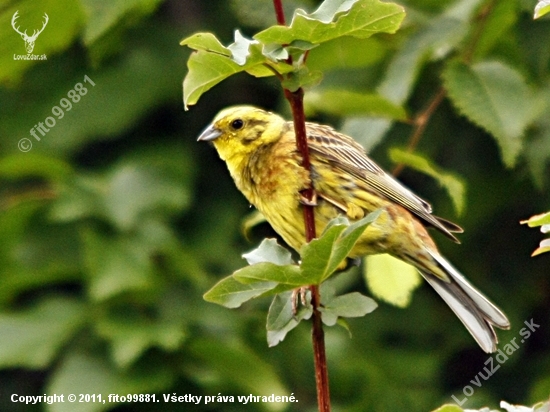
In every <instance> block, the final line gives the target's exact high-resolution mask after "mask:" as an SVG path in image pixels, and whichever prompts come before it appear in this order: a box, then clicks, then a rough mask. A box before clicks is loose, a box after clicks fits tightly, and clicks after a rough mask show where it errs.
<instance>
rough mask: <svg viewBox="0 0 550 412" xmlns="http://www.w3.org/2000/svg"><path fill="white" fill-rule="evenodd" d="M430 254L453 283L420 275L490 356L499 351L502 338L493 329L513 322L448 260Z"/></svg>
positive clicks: (423, 273)
mask: <svg viewBox="0 0 550 412" xmlns="http://www.w3.org/2000/svg"><path fill="white" fill-rule="evenodd" d="M428 252H429V254H430V255H431V256H432V258H433V259H434V261H435V262H436V263H437V265H438V266H439V269H441V270H442V271H444V272H445V273H446V274H447V276H448V278H449V280H450V281H446V280H443V279H441V277H439V276H437V275H435V274H432V273H430V271H428V270H426V269H419V270H420V273H422V275H423V276H424V278H425V279H426V280H427V281H428V283H429V284H430V285H431V286H432V287H433V288H434V289H435V291H436V292H437V293H438V294H439V295H440V296H441V297H442V298H443V300H444V301H445V302H446V303H447V305H449V307H450V308H451V309H452V310H453V312H454V313H455V314H456V315H457V316H458V318H459V319H460V320H461V321H462V323H463V324H464V326H466V328H467V329H468V330H469V331H470V333H471V334H472V336H473V337H474V339H475V340H476V341H477V343H478V344H479V346H481V348H482V349H483V350H484V351H485V352H487V353H491V352H495V351H496V350H497V347H496V345H497V343H498V339H497V335H496V333H495V331H494V329H493V326H496V327H497V328H500V329H509V328H510V322H509V321H508V319H507V318H506V315H504V313H502V311H501V310H500V309H499V308H497V307H496V306H495V305H494V304H492V303H491V302H490V301H489V300H488V299H487V298H486V297H485V296H483V294H481V292H479V291H478V290H477V289H476V288H475V287H474V286H472V285H471V284H470V282H468V280H466V278H465V277H464V276H462V275H461V274H460V273H459V272H458V270H456V269H455V268H454V267H453V266H452V265H451V264H450V263H449V262H447V261H446V260H445V258H443V257H442V256H441V255H439V254H438V253H437V252H433V251H431V250H428ZM417 267H418V266H417Z"/></svg>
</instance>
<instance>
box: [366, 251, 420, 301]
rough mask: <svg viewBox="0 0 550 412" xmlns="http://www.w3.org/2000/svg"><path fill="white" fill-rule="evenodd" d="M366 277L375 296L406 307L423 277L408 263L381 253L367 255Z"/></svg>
mask: <svg viewBox="0 0 550 412" xmlns="http://www.w3.org/2000/svg"><path fill="white" fill-rule="evenodd" d="M365 279H366V281H367V284H368V285H369V289H370V291H371V292H372V294H373V295H374V296H376V297H377V298H379V299H382V300H384V301H386V302H388V303H391V304H392V305H395V306H398V307H400V308H404V307H406V306H408V305H409V303H410V301H411V297H412V292H413V291H414V290H415V289H416V288H417V287H418V286H419V285H420V283H421V280H422V277H421V276H420V274H419V273H418V271H417V270H416V269H415V268H414V267H413V266H411V265H409V264H408V263H405V262H403V261H402V260H399V259H397V258H394V257H393V256H390V255H388V254H380V255H371V256H367V257H366V265H365Z"/></svg>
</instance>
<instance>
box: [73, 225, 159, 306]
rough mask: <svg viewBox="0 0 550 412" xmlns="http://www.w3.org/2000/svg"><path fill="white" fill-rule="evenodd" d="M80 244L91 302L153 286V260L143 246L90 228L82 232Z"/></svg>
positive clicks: (137, 242) (135, 241) (136, 241)
mask: <svg viewBox="0 0 550 412" xmlns="http://www.w3.org/2000/svg"><path fill="white" fill-rule="evenodd" d="M82 241H83V258H84V262H85V265H86V269H87V272H88V273H89V277H90V279H89V293H90V295H91V297H92V299H94V300H98V301H99V300H104V299H108V298H111V297H113V296H116V295H118V294H120V293H123V292H128V291H137V290H141V291H144V290H149V289H151V288H152V287H153V286H154V276H153V272H154V270H153V261H152V260H151V253H150V250H149V248H148V247H147V246H146V245H145V244H143V243H141V242H139V241H138V240H135V239H130V238H126V237H120V238H114V239H113V238H109V237H107V236H104V235H100V234H99V233H97V232H95V231H93V230H92V229H86V230H84V231H83V234H82Z"/></svg>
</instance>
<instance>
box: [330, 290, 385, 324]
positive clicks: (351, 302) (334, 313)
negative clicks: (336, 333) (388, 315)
mask: <svg viewBox="0 0 550 412" xmlns="http://www.w3.org/2000/svg"><path fill="white" fill-rule="evenodd" d="M321 300H322V301H323V299H322V296H321ZM377 307H378V304H377V303H376V302H375V301H374V300H372V299H371V298H369V297H367V296H364V295H362V294H360V293H359V292H352V293H348V294H346V295H341V296H337V297H335V298H332V299H330V300H329V301H328V302H324V301H323V305H322V307H320V308H319V310H320V311H321V313H322V315H321V316H322V319H323V323H324V324H325V325H327V326H334V325H335V324H336V323H337V321H338V318H339V317H345V318H357V317H361V316H365V315H366V314H367V313H370V312H372V311H373V310H374V309H376V308H377Z"/></svg>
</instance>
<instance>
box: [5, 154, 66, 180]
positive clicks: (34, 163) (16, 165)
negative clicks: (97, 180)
mask: <svg viewBox="0 0 550 412" xmlns="http://www.w3.org/2000/svg"><path fill="white" fill-rule="evenodd" d="M72 173H73V170H72V168H71V165H70V164H69V163H66V162H64V161H63V160H61V159H57V158H55V157H49V156H44V155H42V154H39V153H36V154H35V153H16V154H13V155H10V156H5V157H3V158H2V159H0V177H2V178H6V179H23V178H27V177H42V178H45V179H51V180H56V181H59V180H64V179H65V178H67V177H68V176H70V175H71V174H72Z"/></svg>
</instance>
